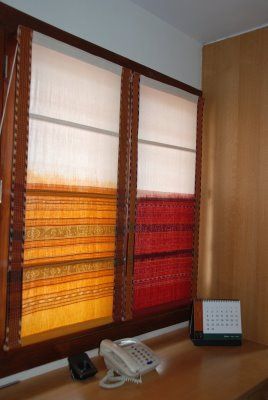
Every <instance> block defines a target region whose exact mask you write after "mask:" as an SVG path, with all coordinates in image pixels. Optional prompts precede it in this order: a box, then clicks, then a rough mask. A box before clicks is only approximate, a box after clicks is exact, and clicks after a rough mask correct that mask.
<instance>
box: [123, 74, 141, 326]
mask: <svg viewBox="0 0 268 400" xmlns="http://www.w3.org/2000/svg"><path fill="white" fill-rule="evenodd" d="M131 86H132V89H131V153H130V181H129V216H128V248H127V271H126V291H125V293H126V295H125V296H126V314H125V316H126V319H131V318H132V306H133V270H134V246H135V223H136V198H137V169H138V130H139V91H140V75H139V74H137V73H136V72H132V82H131Z"/></svg>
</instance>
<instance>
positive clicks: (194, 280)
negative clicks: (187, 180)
mask: <svg viewBox="0 0 268 400" xmlns="http://www.w3.org/2000/svg"><path fill="white" fill-rule="evenodd" d="M203 109H204V99H203V97H199V98H198V104H197V128H196V161H195V224H194V243H193V248H194V254H193V274H192V298H193V299H194V298H196V296H197V276H198V254H199V253H198V252H199V224H200V201H201V173H202V128H203Z"/></svg>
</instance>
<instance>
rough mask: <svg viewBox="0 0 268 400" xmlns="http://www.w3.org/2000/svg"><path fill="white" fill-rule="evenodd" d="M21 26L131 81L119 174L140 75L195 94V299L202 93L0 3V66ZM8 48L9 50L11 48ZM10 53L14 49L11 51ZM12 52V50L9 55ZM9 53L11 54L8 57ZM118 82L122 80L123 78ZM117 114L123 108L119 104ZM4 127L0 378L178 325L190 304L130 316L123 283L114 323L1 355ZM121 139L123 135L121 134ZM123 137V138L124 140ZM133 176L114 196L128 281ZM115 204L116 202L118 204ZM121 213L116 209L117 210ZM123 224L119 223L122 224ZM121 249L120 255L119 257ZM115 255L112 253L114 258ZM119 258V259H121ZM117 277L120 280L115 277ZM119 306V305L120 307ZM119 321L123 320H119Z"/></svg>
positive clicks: (1, 273) (7, 171)
mask: <svg viewBox="0 0 268 400" xmlns="http://www.w3.org/2000/svg"><path fill="white" fill-rule="evenodd" d="M19 25H23V26H26V27H27V28H30V29H32V30H35V31H37V32H40V33H43V34H45V35H48V36H50V37H52V38H54V39H57V40H59V41H62V42H65V43H67V44H69V45H71V46H74V47H77V48H79V49H81V50H84V51H86V52H88V53H91V54H93V55H96V56H98V57H101V58H104V59H106V60H108V61H111V62H113V63H116V64H118V65H120V66H122V67H123V69H124V70H125V71H127V74H129V79H130V81H131V90H132V102H133V103H132V105H131V107H132V110H134V111H133V115H132V116H131V117H130V119H131V133H129V134H131V135H133V136H132V148H131V149H130V150H129V149H127V140H125V142H124V140H121V144H120V146H121V148H120V149H119V171H120V157H121V158H123V157H125V156H126V152H127V154H128V155H127V157H128V162H129V163H130V164H131V163H132V165H134V166H136V164H137V137H138V117H137V115H138V95H139V76H140V75H143V76H146V77H149V78H151V79H154V80H157V81H159V82H162V83H165V84H168V85H171V86H174V87H176V88H178V89H181V90H184V91H186V92H188V93H191V94H194V95H196V96H198V97H199V101H198V118H197V120H198V121H197V149H196V186H195V190H196V212H195V233H194V268H193V285H192V287H193V293H192V295H193V297H195V295H196V279H197V263H198V231H199V207H200V182H201V154H202V115H203V99H202V92H201V91H200V90H198V89H196V88H194V87H192V86H190V85H187V84H185V83H183V82H180V81H178V80H176V79H174V78H171V77H168V76H167V75H164V74H162V73H160V72H158V71H155V70H153V69H151V68H148V67H146V66H144V65H141V64H139V63H136V62H134V61H131V60H129V59H127V58H125V57H122V56H120V55H118V54H115V53H113V52H111V51H109V50H106V49H103V48H102V47H100V46H97V45H95V44H93V43H90V42H87V41H86V40H83V39H81V38H78V37H76V36H74V35H72V34H69V33H67V32H64V31H62V30H60V29H58V28H56V27H53V26H51V25H49V24H47V23H45V22H43V21H40V20H38V19H36V18H33V17H31V16H29V15H27V14H25V13H23V12H20V11H18V10H16V9H14V8H12V7H9V6H7V5H5V4H3V3H1V2H0V62H1V64H2V65H3V63H4V56H5V45H4V43H6V42H7V41H10V43H11V44H12V40H13V42H14V39H13V38H14V35H15V34H16V32H17V29H18V26H19ZM9 48H11V49H12V48H14V44H13V47H12V45H11V46H9ZM13 51H14V49H13ZM11 52H12V51H11ZM10 55H11V54H10ZM3 79H4V78H3V74H1V76H0V81H1V83H2V82H3ZM122 84H123V80H122ZM5 86H6V85H5V84H4V85H1V91H0V111H2V99H3V96H4V93H5V90H6V88H5ZM14 97H15V84H14V85H13V88H12V90H11V101H12V98H13V101H14ZM121 113H122V104H121ZM5 123H6V124H9V129H8V131H9V133H10V134H9V135H2V136H1V154H0V157H1V170H0V174H1V176H0V177H1V178H2V179H3V185H4V192H3V201H2V204H1V205H0V217H2V216H3V215H4V219H5V221H6V222H5V223H4V224H1V226H0V233H1V234H2V235H3V236H1V238H2V237H3V238H4V240H1V242H0V254H1V263H0V300H1V304H0V346H1V349H0V377H4V376H7V375H10V374H13V373H16V372H19V371H22V370H26V369H29V368H33V367H35V366H38V365H41V364H44V363H47V362H51V361H54V360H57V359H60V358H64V357H66V356H69V355H72V354H76V353H79V352H83V351H86V350H89V349H91V348H94V347H97V346H98V345H99V343H100V341H101V340H102V339H104V338H110V339H112V340H113V339H118V338H120V337H126V336H135V335H137V334H141V333H144V332H148V331H151V330H154V329H159V328H163V327H165V326H168V325H172V324H175V323H178V322H183V321H186V320H189V317H190V311H191V310H190V309H191V306H190V305H189V306H184V307H181V308H178V309H174V310H168V311H165V312H161V313H158V314H157V315H148V316H146V317H139V318H135V319H132V318H131V293H132V288H131V287H130V285H122V286H118V287H119V292H118V293H116V292H115V297H116V298H118V299H119V300H116V302H115V303H116V304H120V299H121V303H122V299H124V298H126V299H127V301H126V303H125V304H124V305H123V314H122V313H121V310H119V309H118V307H117V309H116V305H115V307H114V322H113V323H110V324H107V325H104V326H101V327H96V328H93V329H90V330H84V331H81V332H76V333H72V334H69V335H64V336H61V337H57V338H53V339H49V340H46V341H43V342H40V343H35V344H32V345H28V346H23V347H19V348H17V349H13V350H9V351H4V350H3V344H4V337H5V321H6V297H7V296H6V293H7V254H8V253H7V249H8V240H9V229H8V223H9V222H7V221H9V213H10V209H9V204H10V189H11V176H10V175H11V168H12V165H11V164H12V162H11V159H12V156H11V154H12V146H13V137H12V134H11V132H12V131H13V115H9V116H7V121H6V122H5ZM120 124H123V125H124V124H125V126H121V125H120V130H121V131H124V132H125V131H126V130H127V129H128V128H127V126H126V124H127V121H124V120H121V122H120ZM124 135H125V134H124ZM125 139H127V136H125ZM133 170H134V174H133V176H132V179H131V180H130V181H127V180H128V175H129V174H128V173H127V174H123V173H122V174H121V175H120V173H119V176H118V185H119V193H120V188H121V187H124V186H125V187H126V185H127V189H128V190H127V193H128V198H126V197H124V196H125V194H123V192H122V198H121V200H122V201H121V204H125V202H126V201H128V202H129V205H130V210H129V212H128V232H129V233H128V236H127V237H126V238H125V240H126V242H125V243H121V244H120V246H123V247H124V249H125V250H124V251H125V252H126V257H125V260H123V258H124V257H123V258H122V254H123V253H122V247H121V248H120V246H119V245H118V243H117V248H116V251H118V255H119V259H120V263H121V265H120V268H121V269H120V268H119V269H118V271H119V275H120V274H121V275H122V271H123V270H122V269H124V271H123V272H124V274H126V276H128V277H129V278H130V276H131V274H132V269H133V244H134V229H133V227H134V222H135V221H134V218H135V197H136V181H137V176H136V172H135V168H133ZM119 203H120V202H119ZM118 213H120V210H119V211H118ZM117 221H118V222H119V226H120V218H119V216H117ZM123 223H124V222H123V221H122V224H123ZM120 251H121V253H120ZM119 253H120V254H119ZM116 256H117V255H116ZM120 257H121V258H120ZM116 279H119V278H116ZM121 305H122V304H121ZM122 317H123V319H124V320H123V321H120V318H122Z"/></svg>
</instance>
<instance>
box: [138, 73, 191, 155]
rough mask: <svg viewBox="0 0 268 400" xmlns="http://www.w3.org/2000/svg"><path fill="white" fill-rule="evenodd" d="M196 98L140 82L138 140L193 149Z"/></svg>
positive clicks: (175, 89) (167, 88)
mask: <svg viewBox="0 0 268 400" xmlns="http://www.w3.org/2000/svg"><path fill="white" fill-rule="evenodd" d="M196 117H197V97H196V96H193V95H191V94H188V93H185V92H182V91H181V90H179V89H177V88H174V87H170V86H167V85H164V84H162V83H159V82H155V81H153V80H151V79H148V78H144V77H143V78H142V79H141V87H140V114H139V138H140V139H146V140H151V141H156V142H161V143H165V144H170V145H175V146H181V147H187V148H190V149H195V147H196Z"/></svg>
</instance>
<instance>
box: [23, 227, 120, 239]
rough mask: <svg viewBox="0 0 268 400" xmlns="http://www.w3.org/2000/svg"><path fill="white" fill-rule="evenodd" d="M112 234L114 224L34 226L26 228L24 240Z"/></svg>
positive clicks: (113, 232) (113, 233)
mask: <svg viewBox="0 0 268 400" xmlns="http://www.w3.org/2000/svg"><path fill="white" fill-rule="evenodd" d="M114 235H115V226H114V225H72V226H36V227H29V228H28V229H27V230H26V240H45V239H58V238H77V237H90V236H114Z"/></svg>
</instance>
